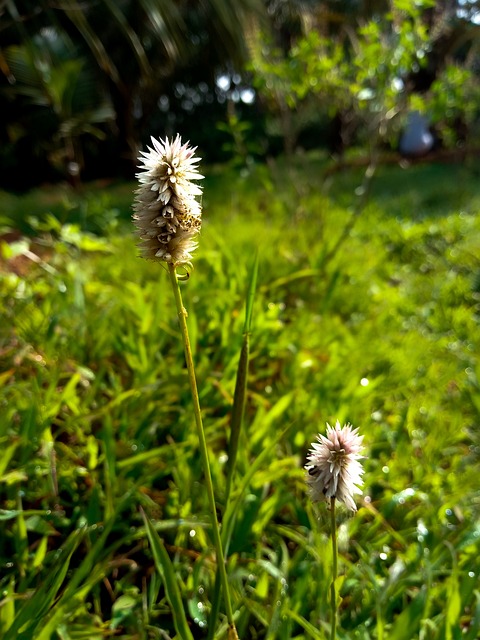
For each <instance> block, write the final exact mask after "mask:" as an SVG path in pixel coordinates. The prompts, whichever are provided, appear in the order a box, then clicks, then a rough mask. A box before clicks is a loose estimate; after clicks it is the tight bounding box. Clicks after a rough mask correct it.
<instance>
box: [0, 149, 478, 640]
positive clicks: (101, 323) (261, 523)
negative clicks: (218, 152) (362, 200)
mask: <svg viewBox="0 0 480 640" xmlns="http://www.w3.org/2000/svg"><path fill="white" fill-rule="evenodd" d="M322 167H323V164H322V163H321V162H320V161H315V162H312V163H311V164H309V162H308V158H304V159H302V160H301V161H299V162H298V163H295V164H294V165H293V166H292V167H289V165H288V164H287V163H283V164H282V163H277V164H276V165H275V166H273V167H271V168H270V169H267V168H265V167H258V168H256V169H255V170H254V171H253V173H252V174H250V176H248V175H245V176H244V177H240V176H238V175H235V174H233V173H228V172H225V173H224V174H219V172H216V174H215V175H214V174H213V173H211V175H210V177H207V180H206V185H205V195H204V202H203V207H204V220H205V222H204V226H203V229H202V237H201V244H200V248H199V250H198V257H197V259H196V261H195V270H194V272H193V273H192V276H191V278H190V280H189V282H188V284H186V285H185V286H184V288H183V295H184V297H185V298H187V299H188V313H189V316H188V323H189V332H190V339H191V342H192V347H193V352H194V358H195V366H196V370H197V375H198V377H199V379H201V380H202V388H201V390H200V391H201V398H200V400H201V404H202V407H203V409H204V423H205V429H206V433H207V439H208V442H209V444H210V447H211V465H212V473H213V476H214V483H215V487H216V492H217V493H218V508H219V513H220V515H221V514H222V510H223V506H224V502H223V497H224V496H223V492H224V491H225V482H226V477H227V470H228V461H227V458H226V450H227V443H228V434H229V425H230V412H231V405H232V401H233V394H234V385H235V377H236V371H237V366H238V358H239V353H240V348H241V344H242V334H243V328H244V319H245V299H246V293H247V289H248V282H249V273H250V269H251V265H252V260H253V257H254V254H255V251H256V250H258V255H259V275H258V286H257V293H256V299H255V305H254V310H253V317H252V335H251V341H250V350H251V354H250V371H249V379H248V391H247V408H246V414H245V432H244V433H243V434H242V435H241V437H240V447H239V452H238V458H237V468H238V474H237V476H236V478H235V479H234V483H233V490H232V496H231V499H232V501H235V498H236V496H240V500H239V502H238V506H237V509H236V519H235V523H234V527H233V532H232V536H231V542H230V546H229V562H228V573H229V575H230V579H231V582H232V588H233V594H232V595H233V600H234V602H233V606H234V608H235V609H236V610H237V612H238V619H237V626H238V630H239V636H240V637H241V638H243V639H244V640H245V639H248V638H268V639H273V638H278V639H280V640H290V639H293V638H295V639H297V640H300V639H304V638H305V639H306V638H323V637H328V635H327V634H328V628H329V626H328V621H329V612H330V607H329V602H328V590H329V577H330V575H331V574H330V567H331V551H330V550H329V545H328V538H327V533H328V515H327V514H326V513H325V512H323V511H321V510H318V512H315V513H314V512H313V510H312V508H311V506H310V505H309V504H308V502H307V500H306V491H305V486H304V480H303V470H302V467H303V464H304V462H305V455H306V452H307V449H308V447H309V445H310V443H311V442H312V438H313V437H314V436H315V434H316V433H317V432H318V431H321V430H323V428H324V424H325V422H326V421H329V422H330V423H332V421H335V419H337V418H338V419H339V420H340V421H341V422H347V421H350V422H352V423H353V424H354V425H355V426H360V427H361V431H362V433H363V434H364V435H365V444H366V447H367V455H368V456H369V457H368V460H366V461H365V467H366V474H365V482H366V490H365V495H366V498H367V499H366V501H365V502H364V503H363V506H361V507H360V509H359V513H358V515H356V516H355V517H354V518H350V517H347V515H346V514H345V513H344V514H343V518H342V517H340V520H343V521H342V522H341V524H340V529H339V552H340V566H339V570H340V572H341V573H342V574H344V575H345V580H344V582H343V585H342V588H341V595H342V596H343V602H342V605H341V607H340V611H339V632H338V637H339V638H349V639H351V638H361V639H365V640H366V639H367V638H388V639H389V640H391V639H394V640H403V639H405V640H411V638H414V637H415V638H417V637H420V638H424V639H439V640H440V639H443V638H452V639H456V638H460V637H461V638H467V639H468V640H475V639H476V638H477V637H478V634H479V629H480V604H479V603H480V600H479V590H478V576H479V574H480V560H479V557H478V543H479V538H480V521H479V506H480V491H479V489H480V480H479V476H478V465H479V455H480V437H479V433H478V421H479V415H480V401H479V397H480V393H479V390H480V389H479V378H480V369H479V364H478V352H479V347H480V344H479V342H480V340H479V338H480V329H479V325H478V322H479V313H480V308H479V294H480V284H479V283H480V275H479V274H480V259H479V256H480V222H479V215H478V209H479V206H480V201H479V198H480V189H479V188H478V178H477V176H476V174H475V172H474V170H473V168H470V169H468V168H465V167H448V166H422V167H411V168H409V169H406V170H401V169H399V168H393V167H390V168H384V169H380V170H379V173H378V175H377V176H376V178H375V181H374V183H373V188H372V197H371V199H370V200H369V202H368V204H367V207H366V208H365V210H364V211H363V212H362V214H361V216H360V217H359V218H358V220H357V222H356V224H355V226H354V227H353V230H352V232H351V234H350V236H349V237H348V238H347V240H346V241H345V242H344V243H343V244H342V245H341V246H340V248H339V250H338V252H337V253H336V254H335V255H334V256H333V258H332V259H331V260H330V261H329V262H327V263H325V255H326V254H328V248H329V247H331V246H333V245H334V244H335V240H336V238H337V237H338V236H339V234H340V233H341V231H342V228H343V226H344V225H345V224H346V223H347V221H348V219H349V215H350V212H351V210H352V208H353V207H354V206H355V200H356V197H357V196H355V188H356V187H357V186H358V184H359V183H360V182H361V177H362V176H361V172H358V173H357V174H355V175H352V174H348V175H347V174H339V175H334V176H333V178H332V182H331V183H325V182H324V180H323V178H322ZM131 187H132V188H133V185H126V186H125V185H119V187H118V190H117V189H116V188H114V187H113V186H112V187H110V188H108V189H100V190H98V189H97V188H96V187H95V188H92V186H90V185H87V186H86V188H85V194H83V195H82V194H74V193H72V192H70V191H69V192H68V194H67V197H66V196H65V195H64V194H62V196H61V197H60V198H59V199H58V200H55V190H52V191H48V193H49V194H50V195H49V196H48V198H51V200H49V201H48V203H47V204H45V202H46V201H45V200H40V199H39V194H38V193H37V194H33V195H32V194H30V195H27V196H22V197H20V198H14V197H13V196H11V195H8V196H5V197H3V195H2V198H1V200H0V204H1V207H2V209H1V225H0V226H2V227H4V228H5V227H12V226H14V227H16V228H20V229H21V230H22V231H25V232H28V234H29V236H30V237H31V236H32V235H36V236H39V235H40V239H39V240H38V239H37V240H35V242H34V243H33V244H29V245H25V243H24V244H18V243H17V244H13V245H11V244H10V245H8V246H7V245H6V244H4V245H3V258H2V261H1V263H0V269H1V271H0V277H1V279H0V288H1V293H2V299H3V303H2V307H1V316H2V317H1V318H0V365H1V368H0V384H1V386H0V412H1V416H2V419H1V421H0V442H1V444H2V448H1V450H0V480H1V492H2V503H3V509H4V511H3V512H1V517H2V519H3V522H2V529H1V530H0V537H1V541H2V544H1V545H0V548H1V549H2V556H1V557H2V560H1V562H2V575H1V578H0V581H1V582H0V584H1V587H2V593H3V600H2V601H1V603H0V629H1V633H0V635H2V637H3V636H5V638H6V639H7V640H8V638H10V637H11V638H25V639H27V638H45V639H46V638H50V637H52V638H62V639H63V638H72V639H73V638H75V639H77V638H92V639H96V638H103V637H108V634H111V633H112V632H114V631H115V633H116V634H117V636H116V637H120V638H137V637H138V638H159V637H164V636H162V635H161V634H160V633H159V631H158V630H159V629H163V630H164V631H165V632H166V633H169V634H170V635H171V636H172V637H173V635H174V633H175V631H174V628H173V623H172V616H171V614H170V612H169V607H168V604H167V601H166V599H165V598H166V594H165V589H164V586H163V585H162V583H161V581H160V580H159V578H158V577H157V576H156V574H155V572H154V569H153V567H154V560H153V558H152V555H151V552H150V550H149V547H148V543H147V533H146V531H145V528H144V523H143V520H142V517H141V514H140V510H139V507H140V506H142V507H143V509H144V511H145V512H146V513H147V515H148V516H150V518H152V519H153V520H154V521H155V523H156V528H157V531H158V532H159V534H160V535H161V537H162V539H163V540H164V543H165V545H166V549H167V551H168V552H169V554H170V557H171V559H172V562H173V564H174V567H175V570H176V573H177V576H178V578H179V580H180V583H179V584H180V587H179V588H180V593H181V596H182V598H183V601H184V603H185V605H186V609H187V616H188V620H189V624H190V625H191V630H192V633H193V635H194V637H195V638H203V637H206V633H207V632H206V630H205V626H204V625H205V622H206V620H207V617H208V609H209V603H210V598H211V595H212V593H213V579H214V575H215V562H214V558H213V557H212V556H211V555H210V554H208V553H207V554H205V553H204V550H205V549H210V548H211V546H212V545H211V534H210V530H209V526H208V517H207V502H206V497H205V491H204V488H203V486H202V470H201V466H200V463H199V456H198V452H197V444H196V438H195V432H194V425H193V415H192V411H191V408H190V399H189V391H188V385H187V378H186V371H185V369H184V367H183V359H182V348H181V344H180V341H179V334H178V328H177V325H176V322H175V309H174V304H173V300H172V296H171V292H170V290H169V283H168V276H167V273H164V274H161V276H162V277H161V278H160V281H159V278H158V269H152V268H151V265H149V264H148V263H147V262H145V261H141V260H139V259H138V258H137V257H136V254H137V251H136V248H135V246H134V243H135V241H134V238H133V235H132V234H131V229H130V224H129V221H128V216H129V215H130V214H129V209H128V207H129V203H130V188H131ZM39 193H42V192H39ZM45 197H46V198H47V196H45ZM65 197H66V200H65ZM66 202H67V204H66ZM40 203H41V204H40ZM54 203H56V204H54ZM72 203H74V206H73V205H72ZM34 205H35V206H34ZM57 207H58V208H57ZM48 212H52V213H53V214H55V218H56V219H58V220H60V221H61V222H62V223H64V226H61V225H58V224H57V223H55V221H54V220H53V218H48V216H47V215H46V214H47V213H48ZM67 224H68V225H72V224H73V225H79V226H78V228H77V227H75V226H73V227H72V226H65V225H67ZM40 231H41V233H40ZM226 239H228V242H226ZM29 242H30V241H29ZM26 246H29V248H30V251H31V252H32V254H33V255H34V256H37V257H38V258H39V260H35V259H32V256H29V255H28V253H26V252H25V247H26ZM341 515H342V514H340V516H341ZM319 517H320V519H321V521H320V526H318V522H316V520H317V519H318V518H319ZM322 523H323V524H324V526H323V528H322ZM75 532H77V533H75ZM62 545H63V546H64V552H63V554H64V555H63V556H61V557H60V559H59V558H58V557H57V550H58V549H59V548H60V547H61V546H62ZM319 550H322V552H321V553H320V551H319ZM62 558H63V559H62ZM67 560H68V564H67ZM67 566H68V572H67ZM47 576H49V578H47ZM72 585H73V586H72ZM38 589H40V591H37V594H38V593H40V595H37V596H36V598H37V599H36V600H33V599H31V600H26V596H28V595H31V594H32V593H33V592H34V591H35V590H38ZM59 596H60V599H58V598H59ZM39 602H41V603H42V607H43V608H40V609H38V603H39ZM28 603H30V604H28ZM32 603H33V604H32ZM23 605H25V606H26V607H27V606H29V607H30V608H27V609H24V610H23V614H22V613H21V614H20V615H21V616H22V617H21V618H20V620H21V622H22V621H23V622H22V624H23V623H24V622H25V621H27V627H25V629H24V631H23V632H20V631H19V629H20V627H13V628H12V629H11V630H10V636H8V635H7V629H8V628H9V627H10V625H11V624H12V621H13V619H14V616H15V615H16V614H18V612H19V611H21V610H22V606H23ZM50 607H51V608H50ZM35 608H36V609H35ZM49 608H50V609H49ZM34 609H35V611H34ZM18 624H20V623H18ZM28 625H30V626H28ZM35 629H36V630H35ZM22 633H23V635H22ZM48 634H50V635H48Z"/></svg>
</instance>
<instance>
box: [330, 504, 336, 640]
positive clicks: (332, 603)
mask: <svg viewBox="0 0 480 640" xmlns="http://www.w3.org/2000/svg"><path fill="white" fill-rule="evenodd" d="M330 522H331V529H332V557H333V561H332V584H331V585H330V606H331V608H332V621H331V630H330V640H335V638H336V637H337V635H336V634H337V594H336V592H335V582H336V580H337V572H338V548H337V520H336V517H335V498H331V499H330Z"/></svg>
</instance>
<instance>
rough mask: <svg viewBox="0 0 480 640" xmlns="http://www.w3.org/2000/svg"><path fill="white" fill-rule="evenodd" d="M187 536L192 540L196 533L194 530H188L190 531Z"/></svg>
mask: <svg viewBox="0 0 480 640" xmlns="http://www.w3.org/2000/svg"><path fill="white" fill-rule="evenodd" d="M188 535H189V536H190V537H191V538H194V537H195V536H196V535H197V532H196V531H195V529H190V531H189V532H188Z"/></svg>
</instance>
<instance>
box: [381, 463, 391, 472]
mask: <svg viewBox="0 0 480 640" xmlns="http://www.w3.org/2000/svg"><path fill="white" fill-rule="evenodd" d="M382 471H383V473H388V472H389V471H390V469H389V467H387V465H385V466H384V467H382Z"/></svg>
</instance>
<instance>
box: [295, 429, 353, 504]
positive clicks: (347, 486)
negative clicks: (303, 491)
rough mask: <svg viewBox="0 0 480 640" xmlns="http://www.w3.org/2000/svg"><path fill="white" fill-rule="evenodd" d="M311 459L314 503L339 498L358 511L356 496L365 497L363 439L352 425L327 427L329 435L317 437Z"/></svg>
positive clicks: (308, 468) (309, 468) (309, 476)
mask: <svg viewBox="0 0 480 640" xmlns="http://www.w3.org/2000/svg"><path fill="white" fill-rule="evenodd" d="M317 439H318V442H314V443H313V444H312V448H311V449H310V452H309V455H308V456H307V464H306V465H305V469H306V471H307V484H308V486H309V490H310V496H311V498H312V500H313V501H314V502H320V501H328V502H329V501H330V499H331V498H336V499H337V500H340V501H341V502H343V503H344V504H345V505H346V506H347V507H348V509H351V510H352V511H356V510H357V506H356V504H355V502H354V500H353V495H354V494H355V493H358V494H361V493H362V491H361V489H360V486H361V485H362V484H363V480H362V475H363V467H362V465H361V463H360V462H359V460H360V459H361V458H363V457H364V456H362V455H361V452H362V450H363V446H362V440H363V436H359V435H358V429H353V428H352V426H351V425H350V424H346V425H345V426H344V427H342V426H341V425H340V423H339V422H338V420H337V423H336V424H335V426H334V427H331V426H330V425H329V424H328V423H327V435H326V436H322V435H318V436H317Z"/></svg>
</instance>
